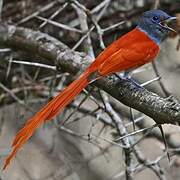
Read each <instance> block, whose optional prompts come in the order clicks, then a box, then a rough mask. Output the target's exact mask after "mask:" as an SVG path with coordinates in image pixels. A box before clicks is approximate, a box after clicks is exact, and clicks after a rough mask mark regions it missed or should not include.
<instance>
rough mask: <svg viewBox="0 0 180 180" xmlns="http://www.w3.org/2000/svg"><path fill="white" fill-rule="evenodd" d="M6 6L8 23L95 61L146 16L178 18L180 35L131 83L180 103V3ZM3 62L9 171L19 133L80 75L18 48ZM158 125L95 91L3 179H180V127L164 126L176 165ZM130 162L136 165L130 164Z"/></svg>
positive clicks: (1, 127) (0, 81)
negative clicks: (155, 12)
mask: <svg viewBox="0 0 180 180" xmlns="http://www.w3.org/2000/svg"><path fill="white" fill-rule="evenodd" d="M0 6H1V7H2V8H1V22H4V23H6V24H12V25H15V26H17V27H25V28H30V29H32V30H34V31H41V32H44V33H46V34H48V35H50V36H52V37H55V38H57V39H58V40H59V41H61V42H63V43H64V44H66V45H67V46H68V47H69V48H71V49H72V51H78V52H83V53H86V54H87V55H89V56H90V57H91V58H92V59H94V57H96V56H97V55H98V54H99V53H100V52H101V51H102V50H103V49H104V48H105V47H106V46H108V45H109V44H111V42H113V41H114V40H115V39H117V38H118V37H120V36H122V35H123V34H125V33H127V32H128V31H130V30H131V29H133V28H134V27H135V25H136V21H137V18H138V17H139V16H140V15H141V14H142V13H143V12H144V11H147V10H150V9H154V8H158V9H162V10H164V11H165V12H167V13H169V14H171V15H173V16H177V17H179V19H178V20H177V21H176V22H174V24H172V26H173V28H174V29H176V31H177V33H171V34H170V35H169V37H168V38H167V39H166V40H165V41H164V42H163V43H162V45H161V53H160V55H159V56H158V58H157V59H156V61H155V62H154V63H153V64H152V63H150V64H148V65H145V66H143V67H141V68H138V69H136V70H134V71H133V72H132V77H133V78H134V79H136V81H137V82H138V83H139V84H144V83H145V84H144V85H145V88H147V89H148V90H149V91H152V92H155V93H157V94H158V95H159V96H161V97H164V98H166V97H168V96H170V95H173V96H174V97H175V98H176V99H177V100H180V83H179V79H180V50H179V48H180V36H179V33H180V1H179V0H46V1H44V0H18V1H17V0H13V1H12V0H6V1H3V0H1V1H0ZM0 61H1V63H0V163H1V165H2V163H3V160H4V159H5V157H6V156H7V154H8V153H9V152H10V150H11V149H10V144H11V141H12V139H13V137H14V136H15V134H16V132H17V131H18V130H19V129H20V128H21V127H23V125H24V123H25V122H26V120H27V119H28V118H29V117H31V116H32V115H33V114H34V113H35V112H37V111H38V109H40V107H42V106H43V104H45V103H46V102H48V100H49V99H51V98H52V97H53V96H54V95H55V94H57V92H59V91H60V90H62V89H63V88H64V87H65V86H66V85H67V84H69V83H70V82H71V81H72V79H73V78H74V77H73V75H71V74H69V73H67V72H64V71H63V69H60V70H59V69H58V70H57V69H56V64H55V62H56V61H55V60H54V62H52V61H49V60H47V59H44V58H42V57H39V56H38V55H36V54H32V53H28V52H27V51H26V52H24V51H20V50H19V49H18V44H16V49H9V48H8V47H1V49H0ZM88 91H89V92H91V93H87V92H88ZM99 92H100V93H101V95H99ZM102 99H105V100H106V105H107V106H108V107H109V108H107V109H106V108H104V103H103V101H102ZM114 118H117V119H116V120H117V121H118V122H119V124H120V126H121V128H120V129H118V128H117V126H116V124H115V123H114V122H115V119H114ZM132 119H134V120H135V122H136V126H135V130H134V128H133V123H132ZM61 122H64V123H63V125H61ZM153 124H154V121H153V120H152V119H151V118H149V117H147V116H145V115H144V114H142V113H141V112H138V111H136V110H133V109H131V108H129V107H127V106H125V105H123V104H122V103H120V102H118V101H117V100H115V99H113V98H112V97H110V96H109V95H108V94H106V93H105V92H103V91H102V90H98V89H97V88H93V89H92V87H91V86H90V87H88V88H87V90H85V91H84V92H83V93H82V94H81V95H80V96H79V97H78V98H76V99H75V100H74V101H73V103H72V104H71V105H69V106H68V108H66V109H65V110H64V111H63V113H61V114H60V115H59V116H58V117H56V118H55V119H54V120H53V121H51V122H48V123H46V124H44V125H43V127H41V128H40V129H38V130H37V131H36V133H35V135H34V136H33V137H32V138H31V139H30V140H29V141H28V143H26V145H25V146H23V148H22V150H21V151H20V152H19V153H18V155H17V157H16V158H15V159H14V160H13V161H12V163H11V165H10V166H9V168H8V169H7V170H6V171H4V172H1V173H0V179H1V180H85V179H86V180H92V179H93V180H124V179H128V178H127V175H126V173H127V171H128V170H129V169H130V173H132V179H135V180H144V179H146V180H152V179H154V180H156V179H157V180H158V179H161V180H166V179H167V180H179V179H180V171H179V168H180V167H179V166H180V156H179V153H180V127H178V126H172V125H164V126H163V129H164V132H165V135H166V140H167V144H168V146H169V150H170V152H171V154H170V155H171V161H170V162H169V161H168V158H167V154H166V152H164V150H165V146H164V143H163V139H162V135H161V133H160V131H159V129H158V128H154V129H153V130H152V128H151V127H152V125H153ZM134 131H135V133H134V134H133V136H130V135H128V134H130V133H132V132H134ZM122 136H123V137H124V138H122V140H119V138H120V137H122ZM127 142H128V143H127ZM125 145H126V146H125ZM131 146H132V148H131ZM127 149H128V151H127ZM127 158H131V159H132V160H131V163H130V164H127V162H126V160H127Z"/></svg>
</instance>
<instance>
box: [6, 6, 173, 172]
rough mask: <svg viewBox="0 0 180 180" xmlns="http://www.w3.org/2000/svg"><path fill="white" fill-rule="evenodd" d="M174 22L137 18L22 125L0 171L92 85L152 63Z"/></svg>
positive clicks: (158, 15) (156, 16)
mask: <svg viewBox="0 0 180 180" xmlns="http://www.w3.org/2000/svg"><path fill="white" fill-rule="evenodd" d="M174 19H176V17H174V16H170V15H169V14H167V13H166V12H164V11H162V10H158V9H156V10H149V11H146V12H144V13H143V14H142V15H141V16H140V17H139V18H138V20H137V26H136V27H135V28H134V29H132V30H131V31H129V32H128V33H126V34H124V35H123V36H121V37H120V38H118V39H117V40H115V41H114V42H112V43H111V44H110V45H109V46H108V47H107V48H105V49H104V50H103V51H102V52H101V53H100V54H99V55H98V56H97V57H96V58H95V60H94V61H93V62H92V63H91V64H90V65H89V66H88V67H87V69H86V70H85V71H84V72H83V73H82V74H81V75H80V76H79V77H78V78H77V79H76V80H74V81H73V82H72V83H71V84H70V85H68V86H67V87H66V88H65V89H64V90H62V91H61V92H60V93H59V94H58V95H57V96H55V97H54V98H53V99H52V100H51V101H49V102H48V103H47V104H46V105H45V106H44V107H43V108H42V109H41V110H40V111H38V112H37V113H36V114H35V115H34V116H33V117H32V118H30V119H29V120H28V121H27V122H26V123H25V125H24V127H23V128H22V129H21V130H19V132H18V133H17V134H16V136H15V138H14V140H13V143H12V151H11V152H10V154H9V155H8V157H7V158H6V160H5V162H4V166H3V170H5V169H6V168H7V166H8V165H9V164H10V162H11V160H12V159H14V157H15V155H16V154H17V152H18V151H19V149H20V148H21V147H22V146H23V145H24V144H25V143H26V142H27V141H28V140H29V138H30V137H31V136H32V135H33V133H34V132H35V130H36V129H37V128H39V127H40V126H41V125H42V124H43V123H44V122H46V121H49V120H52V119H53V118H54V117H55V116H56V115H57V114H59V113H60V112H62V111H63V109H64V108H65V107H66V106H67V105H68V104H70V103H71V102H72V100H73V99H74V98H75V97H76V96H77V95H79V94H80V93H81V91H82V90H83V89H84V88H85V87H86V86H87V85H88V84H90V83H91V82H92V81H96V80H98V79H100V78H102V77H104V76H107V75H110V74H113V73H116V72H120V71H124V70H125V71H126V70H130V69H134V68H137V67H139V66H142V65H144V64H146V63H148V62H151V61H153V60H154V59H155V57H156V56H157V55H158V53H159V51H160V43H161V42H162V41H163V40H164V39H165V38H166V37H167V35H168V33H169V32H170V31H174V29H172V28H171V27H169V26H168V24H169V22H170V21H172V20H174Z"/></svg>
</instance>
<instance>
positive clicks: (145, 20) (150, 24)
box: [137, 10, 176, 44]
mask: <svg viewBox="0 0 180 180" xmlns="http://www.w3.org/2000/svg"><path fill="white" fill-rule="evenodd" d="M173 19H176V17H172V16H170V15H168V14H167V13H165V12H163V11H161V10H150V11H146V12H145V13H143V15H142V16H141V17H140V18H139V21H138V25H137V27H138V28H139V29H140V30H142V31H144V32H145V33H147V35H148V36H149V37H150V38H151V39H152V40H154V41H155V42H156V43H157V44H160V42H161V41H162V40H164V39H165V38H166V36H167V34H168V33H169V31H174V30H173V29H172V28H170V27H169V26H168V25H167V24H168V23H169V22H170V21H171V20H173Z"/></svg>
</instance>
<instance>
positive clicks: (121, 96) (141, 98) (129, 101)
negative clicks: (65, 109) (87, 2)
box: [0, 24, 180, 124]
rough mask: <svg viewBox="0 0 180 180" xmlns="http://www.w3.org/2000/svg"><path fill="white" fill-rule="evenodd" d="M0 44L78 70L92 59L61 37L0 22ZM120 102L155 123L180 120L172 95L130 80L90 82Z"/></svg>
mask: <svg viewBox="0 0 180 180" xmlns="http://www.w3.org/2000/svg"><path fill="white" fill-rule="evenodd" d="M0 44H1V45H3V46H6V47H8V48H12V49H16V50H21V51H25V52H26V53H29V54H34V55H38V56H40V57H42V58H45V59H47V60H48V61H49V63H51V64H56V66H57V69H61V70H62V71H65V72H69V73H70V74H72V75H75V74H77V73H78V72H80V71H82V70H83V69H85V68H86V67H87V65H88V64H90V63H91V62H92V59H91V58H90V57H89V56H87V55H86V54H85V53H80V52H76V51H73V50H71V49H70V48H69V47H68V46H66V45H65V44H63V43H62V42H61V41H59V40H57V39H55V38H53V37H51V36H49V35H47V34H44V33H42V32H39V31H33V30H30V29H27V28H22V27H16V26H13V25H6V24H0ZM93 85H95V86H97V87H99V88H101V89H103V90H104V91H106V92H107V93H109V94H110V95H111V96H112V97H114V98H116V99H117V100H118V101H120V102H122V103H123V104H125V105H127V106H129V107H132V108H134V109H136V110H138V111H140V112H142V113H144V114H146V115H148V116H149V117H151V118H152V119H154V120H155V121H156V123H158V124H166V123H170V124H176V123H180V104H179V103H178V102H177V101H176V100H174V98H162V97H160V96H158V95H157V94H155V93H152V92H149V91H147V90H146V89H144V88H141V87H139V86H137V85H136V84H134V83H132V82H131V81H130V80H127V79H126V80H125V79H121V80H116V81H115V80H114V79H113V78H103V79H101V80H98V81H96V82H94V83H93Z"/></svg>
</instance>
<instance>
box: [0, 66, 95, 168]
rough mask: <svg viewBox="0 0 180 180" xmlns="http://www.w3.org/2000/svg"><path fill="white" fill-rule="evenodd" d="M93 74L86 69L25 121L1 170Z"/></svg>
mask: <svg viewBox="0 0 180 180" xmlns="http://www.w3.org/2000/svg"><path fill="white" fill-rule="evenodd" d="M91 73H93V71H92V70H90V68H88V69H87V70H86V71H85V72H84V73H83V74H81V76H80V77H79V78H78V79H76V80H75V81H73V82H72V83H71V84H70V85H69V86H67V87H66V88H65V89H64V90H63V91H62V92H60V93H59V94H58V95H57V96H56V97H55V98H53V99H52V100H51V101H50V102H49V103H48V104H47V105H45V106H44V107H43V108H42V109H41V110H40V111H39V112H37V113H36V114H35V115H34V116H33V117H32V118H31V119H29V120H28V121H27V123H26V124H25V126H24V127H23V128H22V129H21V130H20V131H19V132H18V133H17V135H16V137H15V139H14V141H13V144H12V148H13V150H12V152H11V153H10V155H9V156H8V157H7V159H6V161H5V164H4V167H3V170H4V169H6V167H7V166H8V165H9V163H10V161H11V160H12V159H13V158H14V156H15V155H16V153H17V152H18V150H19V149H20V148H21V147H22V146H23V144H25V142H26V141H27V140H28V139H29V138H30V137H31V136H32V135H33V133H34V131H35V130H36V128H38V127H39V126H40V125H41V124H42V123H43V122H45V121H47V120H51V119H52V118H53V117H55V116H56V115H57V114H58V113H59V112H60V111H62V110H63V108H64V107H65V106H67V105H68V104H69V103H71V101H72V100H73V99H74V97H76V96H77V95H78V94H79V93H80V92H81V91H82V90H83V89H84V88H85V87H86V86H87V85H88V84H89V81H88V78H89V75H91Z"/></svg>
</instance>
